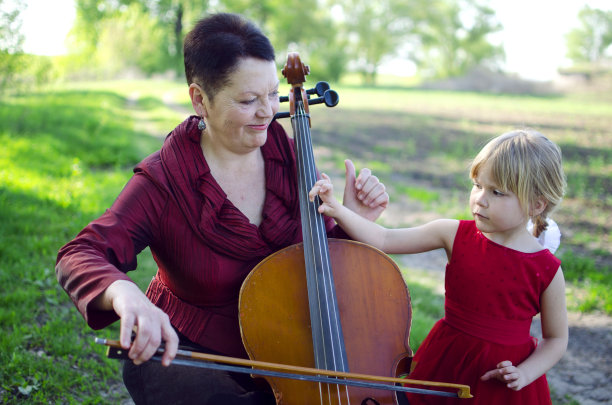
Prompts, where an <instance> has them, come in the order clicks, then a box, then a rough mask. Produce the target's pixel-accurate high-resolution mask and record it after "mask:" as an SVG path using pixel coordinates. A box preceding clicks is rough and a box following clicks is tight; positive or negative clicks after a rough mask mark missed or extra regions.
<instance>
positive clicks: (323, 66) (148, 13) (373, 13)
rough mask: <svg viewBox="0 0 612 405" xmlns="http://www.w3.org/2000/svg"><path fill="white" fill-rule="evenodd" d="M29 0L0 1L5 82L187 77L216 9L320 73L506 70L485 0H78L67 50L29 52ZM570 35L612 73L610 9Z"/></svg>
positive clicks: (588, 63)
mask: <svg viewBox="0 0 612 405" xmlns="http://www.w3.org/2000/svg"><path fill="white" fill-rule="evenodd" d="M24 6H25V2H24V0H11V1H8V0H0V78H1V82H0V86H2V89H5V90H7V89H20V88H21V89H22V88H23V87H24V86H28V85H31V84H32V83H35V84H43V83H49V82H53V81H57V80H68V81H70V80H75V79H108V78H116V77H118V76H120V75H126V74H127V73H129V74H138V75H141V76H144V77H151V76H159V75H163V76H164V77H167V78H176V79H181V78H182V76H183V73H182V72H183V67H182V41H183V37H184V35H185V34H186V32H188V31H189V29H190V28H191V27H192V25H193V23H194V22H195V21H196V20H197V19H198V18H200V17H202V16H203V15H205V14H206V13H209V12H216V11H231V12H237V13H241V14H243V15H245V16H247V17H248V18H250V19H252V20H254V21H255V22H256V23H257V24H259V25H260V26H261V27H262V28H263V30H264V32H265V33H266V34H268V35H269V37H270V39H271V41H272V43H273V45H274V47H275V49H276V51H277V55H278V57H279V60H278V63H279V66H280V65H282V63H284V60H282V58H283V57H284V55H286V53H287V52H289V51H292V50H298V49H299V51H300V55H301V56H302V59H303V60H307V61H308V62H309V64H310V65H311V67H312V72H313V75H314V76H318V77H314V76H313V80H316V79H319V78H320V77H324V78H326V80H329V81H334V82H337V81H339V80H340V79H341V78H342V77H343V76H345V75H346V74H348V73H358V74H359V75H360V77H361V80H362V82H363V83H365V84H368V85H374V84H376V83H377V76H378V70H379V68H380V66H381V64H382V62H383V61H384V60H385V58H387V59H388V58H400V59H402V60H404V61H409V62H410V63H411V64H412V65H413V66H414V68H415V78H416V80H417V81H426V80H434V79H435V80H439V79H448V78H453V77H459V76H463V75H466V74H468V73H469V72H471V71H474V70H475V69H487V70H488V71H492V72H496V71H499V70H500V68H499V66H501V63H502V62H503V61H504V50H503V47H502V46H500V45H497V44H494V43H493V42H492V40H491V37H492V35H493V34H495V33H496V32H499V31H500V30H501V29H502V28H503V27H502V25H501V24H500V22H499V21H498V19H497V17H496V15H495V12H494V10H493V9H492V8H491V7H490V6H489V5H488V2H487V1H486V0H382V1H376V2H372V1H369V0H300V1H298V0H289V1H282V2H281V1H279V0H261V1H258V2H252V1H250V0H204V1H195V0H75V6H76V19H75V23H74V26H73V27H72V29H71V31H70V34H69V37H68V44H67V46H68V54H67V55H62V56H55V57H44V56H33V55H26V54H24V53H23V52H22V44H23V35H22V34H21V33H20V22H21V20H20V12H21V11H22V10H23V9H24ZM579 21H580V25H579V26H577V27H575V28H574V29H573V30H572V31H571V32H570V33H569V34H568V35H567V38H566V45H567V56H568V57H569V58H571V60H572V61H573V62H574V66H573V67H572V68H569V69H566V73H567V74H572V75H582V76H585V77H588V78H591V77H592V76H594V75H595V76H596V75H601V74H604V73H607V72H609V70H610V69H611V63H612V62H611V60H612V51H611V47H610V44H611V43H612V12H610V11H603V10H598V9H594V8H591V7H589V6H585V7H584V9H582V11H581V12H580V16H579Z"/></svg>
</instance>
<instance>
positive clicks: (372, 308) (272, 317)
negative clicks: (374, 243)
mask: <svg viewBox="0 0 612 405" xmlns="http://www.w3.org/2000/svg"><path fill="white" fill-rule="evenodd" d="M329 250H330V257H331V262H332V268H333V269H335V270H334V280H335V287H336V293H337V299H338V307H339V309H340V313H341V322H342V329H343V331H344V342H345V345H346V351H347V357H348V362H349V368H350V371H351V372H354V373H363V374H372V375H381V376H390V377H395V376H396V375H397V373H398V370H397V368H398V366H399V365H400V363H402V362H403V361H405V359H406V358H409V357H411V356H412V351H411V349H410V346H409V335H410V322H411V316H412V310H411V305H410V294H409V292H408V289H407V287H406V284H405V282H404V280H403V278H402V276H401V273H400V271H399V269H398V267H397V265H396V264H395V263H394V262H393V261H392V260H391V259H390V258H389V257H388V256H386V255H385V254H384V253H382V252H380V251H379V250H377V249H375V248H373V247H371V246H368V245H365V244H363V243H360V242H354V241H349V240H340V239H330V240H329ZM306 290H307V288H306V273H305V268H304V249H303V247H302V244H297V245H292V246H289V247H287V248H285V249H283V250H280V251H278V252H276V253H275V254H273V255H271V256H269V257H267V258H266V259H264V260H263V261H262V262H261V263H260V264H258V265H257V267H255V268H254V269H253V270H252V271H251V273H250V274H249V276H248V278H247V279H246V280H245V281H244V283H243V286H242V289H241V293H240V303H239V309H240V325H241V333H242V339H243V343H244V345H245V348H246V350H247V353H248V354H249V357H250V358H252V359H257V360H262V361H268V362H274V363H283V364H290V365H299V366H306V367H314V352H313V343H312V335H311V327H310V316H309V310H308V295H307V291H306ZM266 380H267V381H268V383H269V384H270V386H271V387H272V390H273V391H274V394H275V396H276V400H277V404H279V405H280V404H283V405H298V404H300V405H301V404H303V405H312V404H319V403H321V404H348V403H350V404H361V403H362V401H364V400H365V399H366V398H373V399H375V400H376V401H377V402H378V403H380V404H395V403H397V402H396V397H395V395H396V394H395V393H394V392H393V391H385V390H371V389H365V388H355V387H350V388H348V393H345V391H346V390H347V389H346V388H344V387H338V386H333V387H323V390H324V391H325V390H327V391H328V392H323V393H322V392H321V391H320V387H319V385H318V384H317V383H312V382H306V381H299V380H292V379H286V378H266ZM338 391H340V393H339V394H338ZM399 395H402V394H399ZM347 396H348V397H347ZM366 403H367V402H366ZM371 403H372V404H375V403H376V402H371Z"/></svg>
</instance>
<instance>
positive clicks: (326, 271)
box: [296, 102, 350, 404]
mask: <svg viewBox="0 0 612 405" xmlns="http://www.w3.org/2000/svg"><path fill="white" fill-rule="evenodd" d="M298 114H300V115H301V116H302V117H303V119H302V120H300V121H299V123H298V126H299V130H300V131H299V132H300V134H301V135H302V136H301V137H300V142H301V144H302V151H303V152H304V153H306V154H307V156H305V159H304V160H305V164H304V165H303V166H302V167H304V170H306V171H307V175H306V178H307V179H308V180H309V181H307V182H305V183H304V186H305V187H306V188H308V190H305V191H310V190H309V188H311V187H312V186H313V185H314V182H315V181H316V180H317V176H316V167H315V165H314V152H313V150H312V146H311V145H312V139H311V138H309V135H310V131H309V128H308V127H309V125H308V124H309V123H308V120H307V115H306V113H305V109H304V104H303V102H302V103H299V105H298V108H297V109H296V115H298ZM309 146H310V147H309ZM306 206H307V207H308V215H309V217H310V219H314V224H315V229H314V234H315V235H316V239H315V241H318V243H317V246H318V252H315V253H317V254H316V257H317V258H318V261H319V264H320V265H321V269H322V271H323V274H322V278H323V280H322V281H323V285H324V289H325V293H324V295H323V299H324V301H325V302H324V304H325V307H326V308H327V309H328V310H327V311H324V313H326V314H328V318H329V319H328V325H329V326H330V334H333V330H332V329H331V325H332V322H333V321H335V322H336V324H339V314H338V313H337V305H333V304H331V305H330V303H329V298H328V295H330V294H331V296H332V299H333V296H334V294H333V291H331V290H330V287H331V286H333V274H332V272H331V263H330V257H329V247H328V246H327V243H325V242H327V232H326V230H325V223H324V221H323V218H322V216H321V214H320V213H319V212H318V210H317V207H318V204H317V203H315V204H306ZM309 223H310V224H312V223H313V222H309ZM311 237H314V235H313V234H312V233H311ZM315 241H313V247H314V245H315ZM315 250H316V249H315ZM318 276H319V274H318V272H317V274H316V277H318ZM318 285H319V283H317V288H318ZM319 296H320V295H319ZM330 307H331V308H330ZM319 308H320V305H319ZM336 330H337V333H336V336H335V338H336V342H335V344H334V342H333V341H332V350H334V351H337V352H338V353H337V354H338V355H339V356H340V363H341V366H342V370H344V371H348V370H347V369H346V367H344V365H345V364H346V363H345V361H344V350H335V348H336V346H337V345H340V346H341V345H343V338H342V334H341V329H338V328H336ZM332 358H333V361H334V368H333V369H334V370H336V371H339V370H338V367H339V365H338V364H336V359H337V357H336V354H333V356H332ZM319 389H320V390H321V387H320V388H319ZM332 389H333V388H332V387H329V386H327V389H326V391H327V393H328V398H329V400H330V403H331V394H332ZM341 391H343V393H342V392H341ZM343 394H344V395H345V396H346V400H347V403H348V404H350V398H349V392H348V387H347V386H340V385H339V384H337V385H336V394H335V395H336V396H337V398H338V402H339V403H340V404H342V403H343V402H344V401H343V399H342V397H343ZM321 399H322V397H321Z"/></svg>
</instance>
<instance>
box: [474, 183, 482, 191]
mask: <svg viewBox="0 0 612 405" xmlns="http://www.w3.org/2000/svg"><path fill="white" fill-rule="evenodd" d="M474 188H477V189H479V190H480V189H481V188H482V186H481V185H480V184H478V183H474Z"/></svg>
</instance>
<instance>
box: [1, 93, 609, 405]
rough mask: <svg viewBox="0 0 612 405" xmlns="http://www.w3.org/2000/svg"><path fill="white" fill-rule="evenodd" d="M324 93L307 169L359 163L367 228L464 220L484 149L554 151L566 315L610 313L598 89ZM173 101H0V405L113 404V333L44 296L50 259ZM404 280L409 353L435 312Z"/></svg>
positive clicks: (141, 152) (605, 107)
mask: <svg viewBox="0 0 612 405" xmlns="http://www.w3.org/2000/svg"><path fill="white" fill-rule="evenodd" d="M335 90H337V91H338V93H339V95H340V104H339V105H338V106H337V107H335V108H331V109H329V108H325V107H322V106H316V107H314V106H313V107H311V118H312V126H313V130H312V131H313V139H314V143H315V154H316V159H317V163H318V166H319V169H320V170H322V171H325V172H327V173H328V174H330V175H331V176H332V177H333V178H334V179H337V180H335V183H336V184H342V183H341V180H340V178H341V176H342V170H343V160H344V159H345V158H351V159H353V160H354V162H355V163H356V166H357V167H358V168H359V167H364V166H367V167H370V168H371V169H372V170H373V171H374V172H375V173H376V175H377V176H379V177H380V179H381V180H382V181H383V182H384V183H385V185H386V186H387V189H388V191H389V194H390V195H391V204H390V206H389V209H388V210H387V211H386V212H385V214H384V215H383V217H382V218H381V220H380V221H381V222H382V223H384V224H386V225H389V226H406V225H415V224H419V223H422V222H423V221H426V220H429V219H432V218H436V217H455V218H468V217H469V211H468V210H467V196H468V192H469V184H470V183H469V180H468V177H467V167H468V164H469V159H470V158H471V157H473V155H474V154H475V153H476V152H477V151H478V150H479V149H480V147H481V146H482V145H483V143H484V142H486V141H487V140H488V139H489V138H491V137H493V136H495V135H497V134H499V133H502V132H505V131H507V130H510V129H512V128H515V127H517V126H529V127H533V128H536V129H538V130H540V131H541V132H543V133H544V134H546V135H547V136H549V137H550V138H551V139H553V140H554V141H556V142H557V143H558V144H559V145H560V146H561V149H562V150H563V154H564V160H565V162H564V167H565V170H566V174H567V179H568V192H567V196H566V198H565V200H564V201H563V203H562V204H561V206H560V208H559V210H558V211H556V212H555V213H554V214H553V218H554V219H555V221H556V222H557V223H558V224H559V226H560V228H561V231H562V234H563V239H562V243H561V248H560V250H559V252H558V255H559V257H560V258H561V259H562V260H563V268H564V272H565V275H566V278H567V280H568V290H567V298H568V304H569V306H570V309H572V310H573V311H579V312H585V313H606V314H608V315H612V296H611V293H610V291H609V285H611V283H612V240H611V239H612V219H611V218H610V215H609V213H610V209H611V207H612V112H611V111H612V100H610V99H604V98H603V97H601V96H598V95H597V94H596V93H579V94H572V95H565V96H561V95H557V96H553V95H550V96H519V95H491V94H477V93H467V92H463V93H459V92H442V91H425V90H417V89H408V88H391V87H387V88H385V87H382V88H362V87H357V86H350V85H344V86H339V87H336V88H335ZM282 92H283V90H281V93H282ZM186 96H187V93H186V90H185V87H184V85H182V84H176V83H171V82H162V81H142V82H113V83H98V84H73V85H62V86H61V87H55V88H49V89H45V90H41V91H37V92H30V93H28V94H26V95H13V96H5V97H4V98H1V99H0V142H1V144H2V147H0V284H1V285H2V287H1V288H0V326H1V328H2V333H1V334H0V363H1V364H3V367H2V369H1V370H0V402H3V403H15V402H17V403H19V402H22V403H48V402H53V403H117V402H120V401H121V400H122V399H125V395H126V393H125V390H124V388H123V387H122V384H121V382H120V381H121V380H120V375H119V372H118V364H117V363H116V362H115V361H111V360H108V359H106V358H105V357H104V350H103V348H101V347H96V346H95V345H94V344H93V337H94V336H103V337H108V338H115V337H116V331H117V329H116V325H114V326H113V327H111V328H110V329H107V330H104V331H97V332H96V331H92V330H90V329H88V328H87V327H86V325H85V323H84V321H83V320H82V318H81V317H80V315H78V313H77V311H76V309H75V308H74V306H73V305H72V303H71V302H70V299H69V298H68V296H67V295H66V294H65V293H64V292H63V291H62V290H61V289H60V288H59V287H58V285H57V282H56V279H55V274H54V265H55V258H56V255H57V251H58V249H59V248H60V247H61V246H62V245H63V244H64V243H66V242H67V241H69V240H70V239H71V238H72V237H74V236H75V235H76V234H77V233H78V231H79V230H80V229H81V228H82V227H83V226H85V225H86V224H87V222H89V221H90V220H91V219H93V218H96V217H97V216H99V215H100V214H101V213H102V212H103V211H104V209H105V208H107V207H108V206H109V205H110V204H111V203H112V201H113V199H114V198H115V197H116V195H117V194H118V192H119V191H120V190H121V188H122V187H123V184H124V183H125V182H126V181H127V179H128V178H129V176H130V174H131V168H132V167H133V166H134V165H135V164H136V163H137V162H138V161H140V160H141V159H142V158H144V157H145V156H147V155H148V154H149V153H151V152H152V151H154V150H156V149H157V148H159V146H160V144H161V142H162V140H163V137H164V136H165V134H166V133H167V132H168V131H169V130H170V129H171V128H173V127H174V126H175V125H176V124H177V123H178V122H180V121H181V120H182V119H183V118H184V117H185V116H186V114H187V113H188V111H189V110H190V108H191V106H190V104H189V103H188V102H187V97H186ZM283 108H285V109H286V106H281V109H283ZM284 125H286V127H287V128H290V125H289V122H288V121H286V122H284ZM397 259H398V262H400V263H401V262H402V261H401V258H399V257H398V258H397ZM403 270H404V272H405V275H406V280H407V282H408V285H409V286H410V290H411V294H412V298H413V311H414V319H413V334H412V335H411V344H412V345H413V347H414V348H416V347H417V346H418V344H419V343H420V341H421V340H422V338H423V337H424V336H425V334H426V333H427V331H428V329H429V327H431V325H432V324H433V322H434V321H435V320H436V319H437V318H438V317H440V316H441V314H442V303H443V300H442V297H441V295H440V290H439V285H437V283H436V281H437V280H436V279H435V278H432V277H431V276H428V274H427V272H423V271H421V269H419V268H404V269H403ZM154 271H155V267H154V263H153V262H152V260H151V258H150V255H148V254H143V257H142V258H139V271H137V272H134V273H133V277H134V279H135V281H137V282H138V283H139V285H141V286H142V287H143V288H144V286H146V284H147V282H148V280H149V279H150V277H151V276H152V274H153V273H154Z"/></svg>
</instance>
